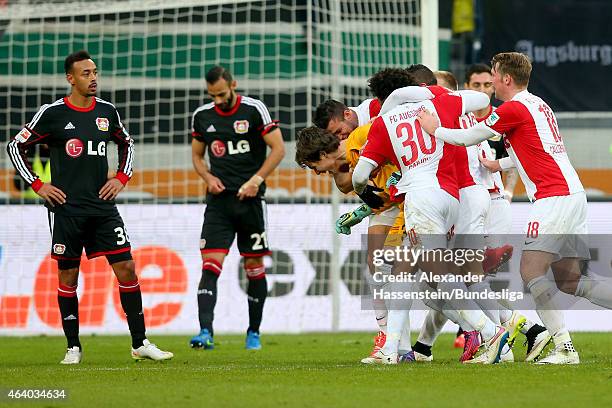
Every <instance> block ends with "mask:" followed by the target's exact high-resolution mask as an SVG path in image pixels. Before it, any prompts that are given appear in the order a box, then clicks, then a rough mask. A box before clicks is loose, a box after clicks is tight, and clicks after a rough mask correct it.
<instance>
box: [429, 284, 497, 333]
mask: <svg viewBox="0 0 612 408" xmlns="http://www.w3.org/2000/svg"><path fill="white" fill-rule="evenodd" d="M438 289H440V290H441V291H443V292H447V293H452V292H453V290H455V291H457V290H459V291H464V292H467V287H466V286H465V284H464V283H462V282H441V283H439V284H438ZM448 303H450V304H451V306H453V309H455V310H457V311H458V312H459V315H460V316H461V317H462V318H463V319H465V320H466V321H467V322H468V324H469V325H470V326H471V327H473V328H474V330H476V331H479V332H480V334H481V335H482V338H483V339H484V340H485V341H486V340H489V339H490V338H491V337H493V336H495V333H496V332H497V329H496V327H495V323H493V321H491V319H489V318H488V317H487V316H486V315H485V314H484V313H483V311H482V310H481V309H480V307H479V306H478V304H477V303H476V302H474V301H473V300H471V299H457V297H455V296H453V297H451V298H450V299H449V300H448Z"/></svg>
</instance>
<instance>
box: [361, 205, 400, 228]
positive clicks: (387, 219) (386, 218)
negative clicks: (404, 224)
mask: <svg viewBox="0 0 612 408" xmlns="http://www.w3.org/2000/svg"><path fill="white" fill-rule="evenodd" d="M399 213H400V209H399V207H398V206H397V205H394V206H393V207H391V208H388V209H386V210H385V211H383V212H381V213H379V214H372V215H370V216H369V217H368V228H370V227H375V226H377V225H385V226H387V227H392V226H393V224H395V219H396V218H397V215H398V214H399Z"/></svg>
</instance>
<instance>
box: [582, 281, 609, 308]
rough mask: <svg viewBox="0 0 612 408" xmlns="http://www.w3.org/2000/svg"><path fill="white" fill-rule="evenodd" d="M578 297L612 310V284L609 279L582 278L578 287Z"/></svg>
mask: <svg viewBox="0 0 612 408" xmlns="http://www.w3.org/2000/svg"><path fill="white" fill-rule="evenodd" d="M576 296H580V297H583V298H585V299H588V300H589V301H590V302H591V303H594V304H596V305H598V306H602V307H605V308H606V309H612V283H611V282H610V281H608V280H607V279H597V280H596V279H593V278H592V277H590V276H582V277H581V278H580V280H579V281H578V286H577V287H576Z"/></svg>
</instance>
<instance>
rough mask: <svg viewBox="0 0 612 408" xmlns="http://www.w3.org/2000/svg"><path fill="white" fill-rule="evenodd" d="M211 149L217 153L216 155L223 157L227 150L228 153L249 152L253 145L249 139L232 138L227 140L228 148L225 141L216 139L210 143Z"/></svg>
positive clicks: (213, 152)
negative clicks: (236, 139) (236, 140)
mask: <svg viewBox="0 0 612 408" xmlns="http://www.w3.org/2000/svg"><path fill="white" fill-rule="evenodd" d="M234 143H236V144H234ZM210 151H211V152H212V154H214V155H215V157H222V156H224V155H225V153H226V151H227V154H239V153H248V152H250V151H251V145H249V141H248V140H238V142H235V141H233V140H230V141H228V142H227V149H226V147H225V143H223V142H222V141H221V140H215V141H214V142H212V143H211V144H210Z"/></svg>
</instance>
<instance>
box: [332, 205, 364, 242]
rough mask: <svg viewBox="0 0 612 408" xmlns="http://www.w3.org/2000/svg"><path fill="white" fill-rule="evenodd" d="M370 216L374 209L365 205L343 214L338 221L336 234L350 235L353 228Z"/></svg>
mask: <svg viewBox="0 0 612 408" xmlns="http://www.w3.org/2000/svg"><path fill="white" fill-rule="evenodd" d="M370 214H372V209H371V208H370V207H368V206H367V205H365V204H362V205H360V206H359V207H357V208H355V209H354V210H353V211H351V212H348V213H345V214H342V215H341V216H340V218H338V219H337V220H336V232H337V233H338V234H344V235H350V234H351V227H352V226H354V225H357V224H359V223H360V222H361V221H363V219H364V218H366V217H367V216H369V215H370Z"/></svg>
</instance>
